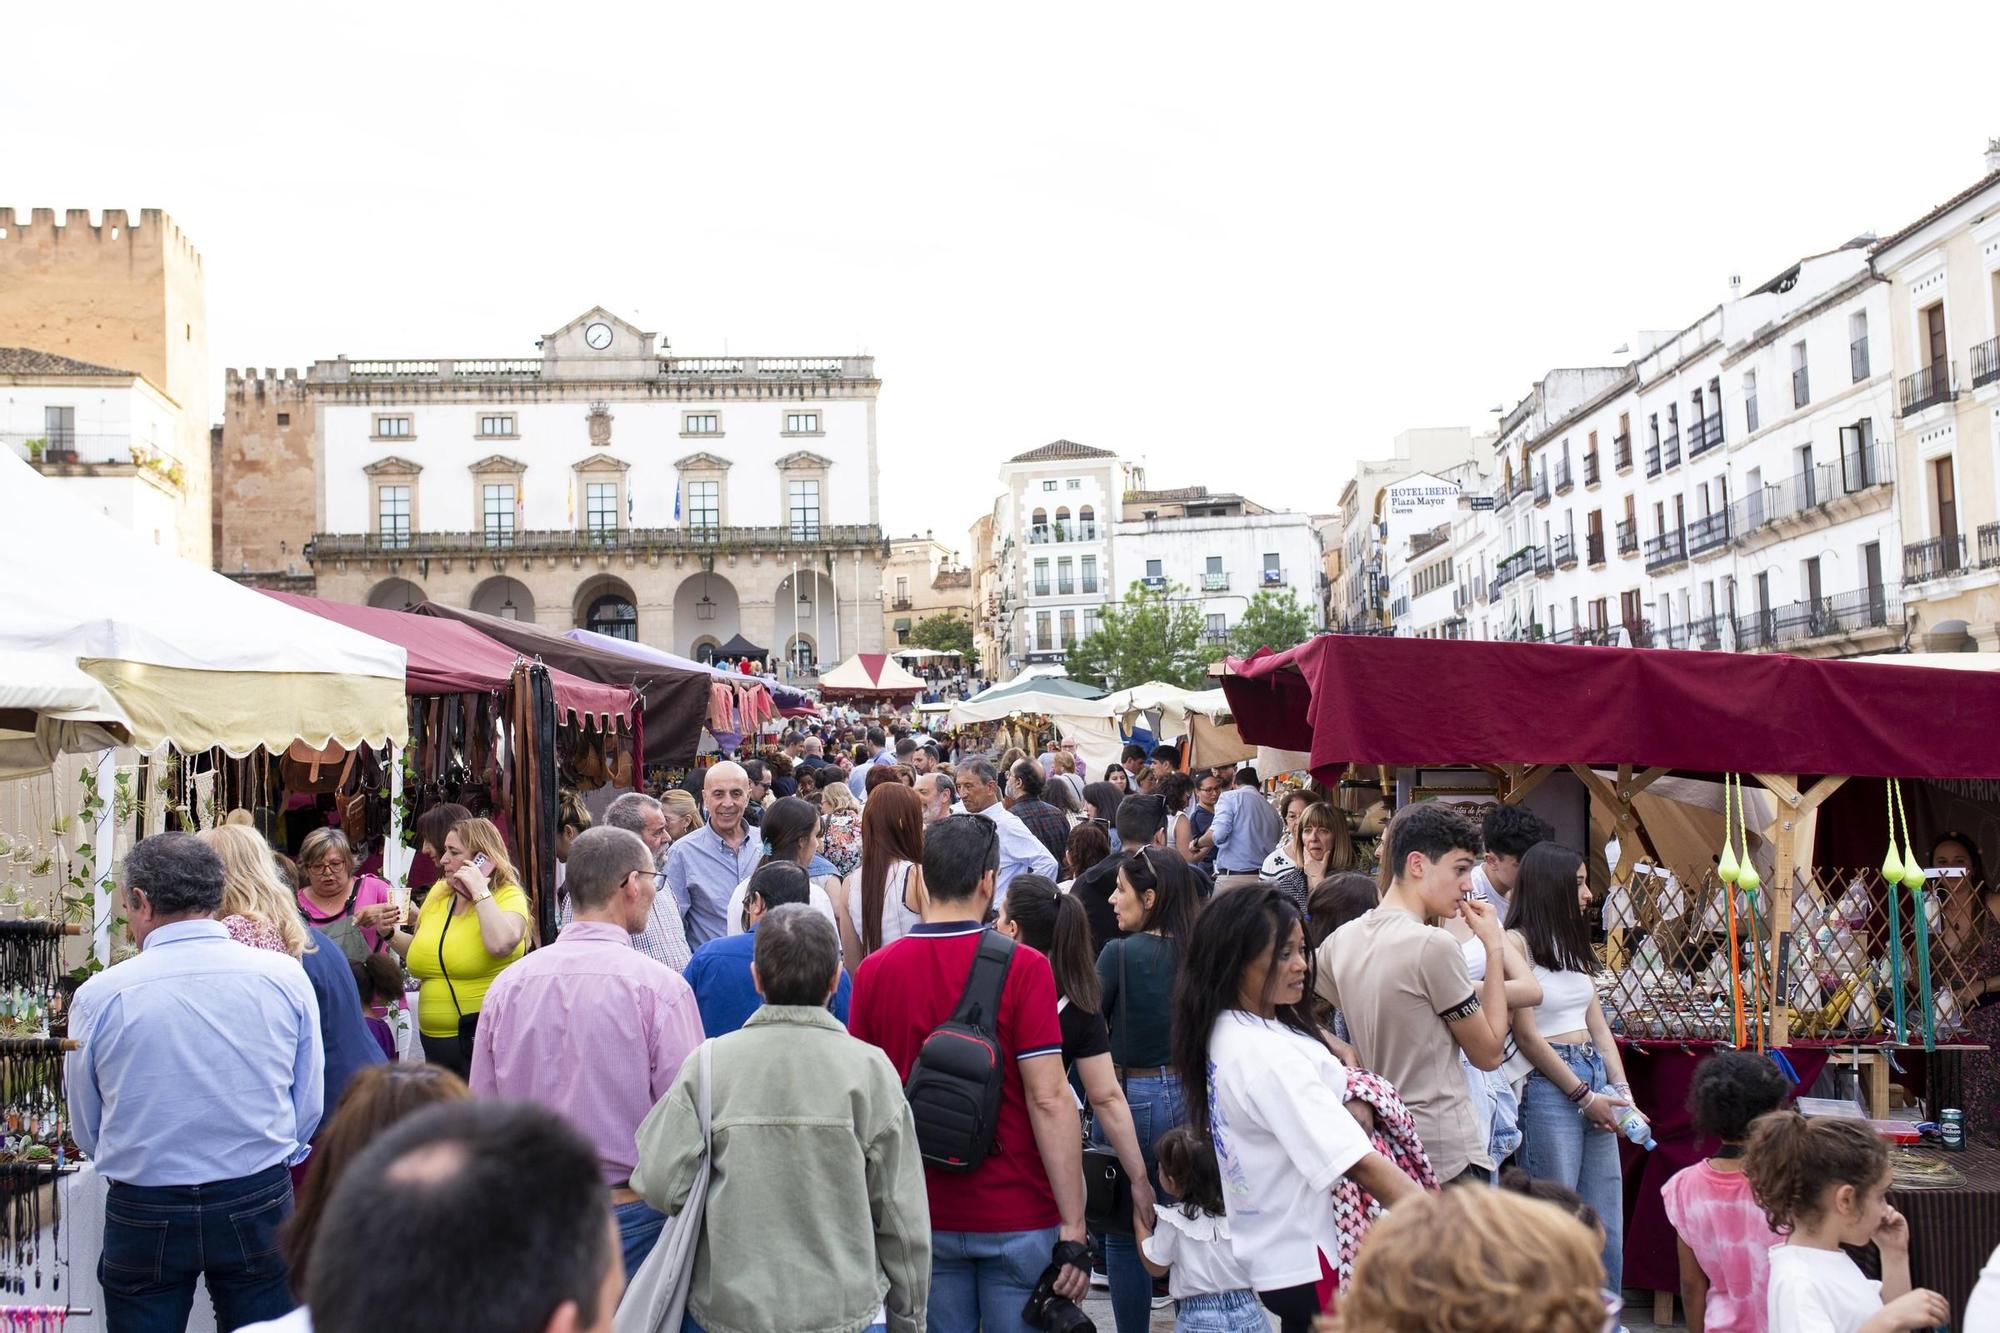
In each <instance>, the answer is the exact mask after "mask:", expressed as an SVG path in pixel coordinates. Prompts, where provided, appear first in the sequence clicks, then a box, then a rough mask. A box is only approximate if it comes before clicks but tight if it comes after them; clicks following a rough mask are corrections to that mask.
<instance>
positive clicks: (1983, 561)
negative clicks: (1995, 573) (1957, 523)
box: [1979, 523, 2000, 569]
mask: <svg viewBox="0 0 2000 1333" xmlns="http://www.w3.org/2000/svg"><path fill="white" fill-rule="evenodd" d="M1996 566H2000V523H1982V524H1980V525H1979V567H1980V568H1981V569H1993V568H1995V567H1996Z"/></svg>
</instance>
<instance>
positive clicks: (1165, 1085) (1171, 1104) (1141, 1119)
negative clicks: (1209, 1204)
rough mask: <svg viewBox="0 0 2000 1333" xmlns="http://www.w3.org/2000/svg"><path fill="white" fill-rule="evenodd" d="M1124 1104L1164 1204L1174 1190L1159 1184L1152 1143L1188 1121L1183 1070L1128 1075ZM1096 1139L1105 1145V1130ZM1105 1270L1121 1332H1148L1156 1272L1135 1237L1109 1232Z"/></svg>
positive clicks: (1106, 1144)
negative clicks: (1150, 1269) (1148, 1265)
mask: <svg viewBox="0 0 2000 1333" xmlns="http://www.w3.org/2000/svg"><path fill="white" fill-rule="evenodd" d="M1124 1084H1125V1104H1126V1105H1127V1106H1129V1107H1131V1108H1132V1128H1133V1129H1134V1130H1136V1131H1138V1135H1139V1153H1140V1155H1141V1156H1142V1157H1144V1158H1145V1159H1146V1175H1147V1178H1148V1179H1149V1180H1151V1182H1152V1185H1153V1193H1154V1194H1155V1195H1157V1196H1158V1197H1159V1200H1160V1202H1161V1203H1171V1202H1172V1201H1173V1197H1174V1196H1173V1195H1171V1194H1169V1193H1167V1192H1166V1191H1165V1190H1163V1189H1161V1188H1160V1164H1159V1162H1157V1161H1156V1160H1154V1157H1153V1145H1154V1144H1155V1143H1157V1142H1158V1141H1159V1138H1160V1135H1162V1134H1164V1133H1166V1132H1167V1131H1168V1130H1170V1129H1172V1128H1174V1127H1175V1126H1176V1125H1182V1124H1186V1123H1187V1102H1186V1099H1185V1098H1184V1097H1183V1096H1182V1093H1181V1080H1180V1076H1179V1075H1178V1074H1161V1075H1155V1076H1151V1077H1147V1078H1128V1079H1125V1080H1124ZM1097 1141H1098V1142H1099V1143H1100V1144H1104V1146H1106V1147H1109V1146H1110V1145H1109V1144H1108V1143H1106V1142H1105V1140H1104V1137H1103V1135H1102V1133H1099V1134H1098V1136H1097ZM1104 1274H1105V1276H1106V1277H1108V1278H1110V1279H1111V1318H1112V1320H1113V1322H1114V1323H1116V1324H1117V1326H1118V1333H1146V1330H1147V1329H1149V1328H1151V1327H1152V1326H1153V1275H1152V1274H1151V1273H1148V1272H1147V1271H1146V1265H1145V1264H1144V1263H1142V1262H1140V1259H1139V1244H1138V1242H1137V1241H1135V1240H1133V1239H1132V1237H1130V1236H1115V1235H1112V1234H1111V1233H1109V1232H1106V1233H1105V1236H1104Z"/></svg>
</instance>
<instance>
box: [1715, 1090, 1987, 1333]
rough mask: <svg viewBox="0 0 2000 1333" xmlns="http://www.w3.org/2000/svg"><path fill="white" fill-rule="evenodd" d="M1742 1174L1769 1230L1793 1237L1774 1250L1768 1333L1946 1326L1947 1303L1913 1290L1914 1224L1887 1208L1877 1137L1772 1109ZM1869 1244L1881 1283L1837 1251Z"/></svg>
mask: <svg viewBox="0 0 2000 1333" xmlns="http://www.w3.org/2000/svg"><path fill="white" fill-rule="evenodd" d="M1743 1172H1744V1174H1745V1175H1747V1176H1749V1178H1750V1190H1751V1193H1752V1194H1754V1195H1755V1196H1756V1199H1757V1203H1758V1204H1759V1206H1761V1207H1762V1208H1763V1209H1764V1212H1765V1214H1766V1215H1767V1216H1768V1217H1769V1218H1770V1220H1771V1227H1772V1229H1773V1230H1775V1231H1779V1232H1788V1233H1789V1234H1788V1235H1787V1236H1786V1238H1785V1241H1784V1243H1783V1244H1780V1245H1773V1246H1772V1247H1771V1280H1770V1285H1769V1286H1768V1287H1767V1288H1766V1289H1765V1301H1766V1304H1767V1310H1766V1312H1767V1314H1768V1315H1769V1316H1770V1323H1769V1328H1770V1333H1904V1331H1905V1330H1912V1329H1931V1328H1937V1327H1939V1326H1940V1325H1943V1324H1947V1323H1949V1322H1950V1320H1951V1304H1950V1302H1948V1301H1946V1300H1945V1298H1944V1297H1942V1296H1940V1295H1938V1294H1937V1293H1936V1292H1934V1291H1925V1290H1923V1289H1922V1288H1921V1287H1919V1288H1916V1289H1915V1290H1912V1289H1911V1287H1910V1224H1909V1223H1908V1222H1907V1221H1905V1220H1904V1219H1903V1215H1902V1214H1901V1213H1899V1212H1897V1211H1896V1210H1895V1209H1894V1208H1891V1207H1890V1206H1889V1199H1888V1196H1889V1182H1890V1179H1891V1173H1890V1170H1889V1148H1888V1145H1887V1144H1885V1143H1883V1142H1882V1140H1881V1139H1880V1138H1879V1137H1878V1136H1877V1135H1876V1133H1875V1131H1874V1130H1872V1129H1870V1128H1868V1126H1867V1125H1865V1124H1863V1123H1861V1122H1860V1121H1858V1120H1840V1119H1827V1120H1808V1119H1806V1118H1805V1117H1804V1116H1802V1115H1800V1114H1798V1113H1797V1112H1796V1111H1773V1112H1772V1113H1771V1114H1769V1115H1766V1116H1760V1117H1759V1118H1758V1120H1757V1123H1756V1125H1755V1126H1754V1127H1753V1128H1752V1129H1751V1131H1750V1141H1749V1143H1748V1144H1746V1145H1745V1147H1744V1152H1743ZM1870 1241H1873V1242H1874V1243H1875V1247H1876V1249H1877V1250H1878V1251H1880V1253H1881V1256H1882V1279H1881V1281H1879V1282H1878V1281H1876V1280H1874V1279H1873V1278H1869V1277H1864V1276H1863V1275H1862V1272H1861V1269H1860V1268H1859V1267H1857V1266H1856V1264H1855V1262H1854V1260H1852V1259H1850V1258H1848V1257H1847V1253H1846V1251H1844V1250H1842V1249H1841V1246H1843V1245H1857V1246H1858V1245H1866V1244H1868V1243H1869V1242H1870ZM1967 1327H1972V1326H1971V1325H1967Z"/></svg>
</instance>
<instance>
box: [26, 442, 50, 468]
mask: <svg viewBox="0 0 2000 1333" xmlns="http://www.w3.org/2000/svg"><path fill="white" fill-rule="evenodd" d="M46 448H48V441H47V440H43V439H33V440H29V441H28V461H29V462H30V463H39V462H41V461H42V451H43V450H44V449H46Z"/></svg>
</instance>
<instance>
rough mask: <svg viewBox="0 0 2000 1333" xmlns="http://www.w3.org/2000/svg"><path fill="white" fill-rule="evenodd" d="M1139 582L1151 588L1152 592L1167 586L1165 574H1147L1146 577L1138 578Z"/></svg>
mask: <svg viewBox="0 0 2000 1333" xmlns="http://www.w3.org/2000/svg"><path fill="white" fill-rule="evenodd" d="M1139 582H1140V583H1142V584H1143V585H1145V586H1146V587H1148V588H1151V589H1152V590H1153V591H1154V592H1159V591H1160V590H1162V589H1163V588H1165V587H1166V586H1167V576H1166V575H1165V574H1148V575H1146V577H1144V578H1142V579H1140V580H1139Z"/></svg>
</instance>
